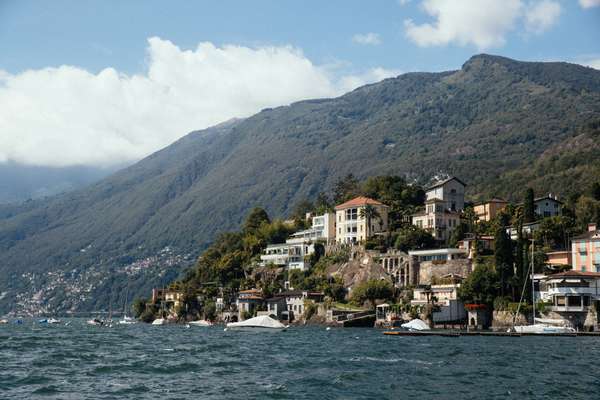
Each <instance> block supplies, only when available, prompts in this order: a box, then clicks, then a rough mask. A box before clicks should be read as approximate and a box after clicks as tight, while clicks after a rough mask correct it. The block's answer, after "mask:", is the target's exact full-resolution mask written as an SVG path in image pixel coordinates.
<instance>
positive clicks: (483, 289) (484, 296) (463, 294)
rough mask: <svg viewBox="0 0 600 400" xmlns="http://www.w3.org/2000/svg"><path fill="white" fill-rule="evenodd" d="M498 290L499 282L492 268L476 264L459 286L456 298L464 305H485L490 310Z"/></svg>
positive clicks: (487, 265)
mask: <svg viewBox="0 0 600 400" xmlns="http://www.w3.org/2000/svg"><path fill="white" fill-rule="evenodd" d="M499 288H500V281H499V279H498V274H497V273H496V271H495V269H494V267H493V266H492V265H489V264H478V265H476V266H475V269H474V270H473V272H471V274H470V275H469V276H468V277H467V279H465V280H464V281H463V283H462V284H461V286H460V288H459V290H458V296H459V297H460V299H461V300H462V301H463V302H464V303H475V304H485V305H487V306H489V307H490V308H491V307H493V304H494V299H495V298H496V296H498V290H499Z"/></svg>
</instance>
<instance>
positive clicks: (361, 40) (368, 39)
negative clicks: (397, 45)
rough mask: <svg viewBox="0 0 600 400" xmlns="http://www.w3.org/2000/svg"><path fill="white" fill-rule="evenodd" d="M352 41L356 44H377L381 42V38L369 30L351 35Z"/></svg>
mask: <svg viewBox="0 0 600 400" xmlns="http://www.w3.org/2000/svg"><path fill="white" fill-rule="evenodd" d="M352 41H353V42H354V43H358V44H368V45H375V46H376V45H378V44H381V39H380V38H379V35H378V34H377V33H373V32H369V33H364V34H362V33H357V34H356V35H354V36H352Z"/></svg>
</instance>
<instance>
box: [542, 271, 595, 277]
mask: <svg viewBox="0 0 600 400" xmlns="http://www.w3.org/2000/svg"><path fill="white" fill-rule="evenodd" d="M557 278H600V272H582V271H565V272H559V273H558V274H552V275H548V276H546V279H557Z"/></svg>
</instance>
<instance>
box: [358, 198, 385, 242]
mask: <svg viewBox="0 0 600 400" xmlns="http://www.w3.org/2000/svg"><path fill="white" fill-rule="evenodd" d="M360 217H361V218H364V219H366V222H367V227H366V232H365V236H366V237H370V236H371V222H372V221H373V220H374V219H379V220H381V215H380V214H379V211H377V209H376V208H375V207H373V206H372V205H371V204H367V205H366V206H365V207H364V208H362V209H361V210H360Z"/></svg>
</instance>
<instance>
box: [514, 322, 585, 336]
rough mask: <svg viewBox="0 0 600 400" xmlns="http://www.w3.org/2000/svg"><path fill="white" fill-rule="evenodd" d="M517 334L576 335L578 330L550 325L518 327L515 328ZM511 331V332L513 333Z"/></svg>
mask: <svg viewBox="0 0 600 400" xmlns="http://www.w3.org/2000/svg"><path fill="white" fill-rule="evenodd" d="M513 330H514V332H516V333H536V334H544V333H554V334H556V333H575V332H576V330H575V329H573V328H571V327H568V326H557V325H549V324H533V325H517V326H515V327H513ZM513 330H511V331H513Z"/></svg>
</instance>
